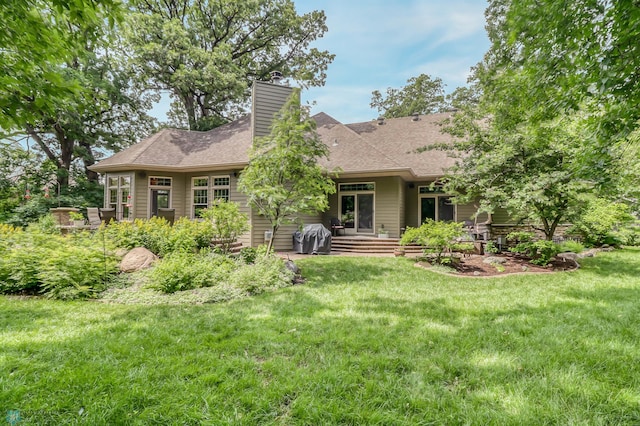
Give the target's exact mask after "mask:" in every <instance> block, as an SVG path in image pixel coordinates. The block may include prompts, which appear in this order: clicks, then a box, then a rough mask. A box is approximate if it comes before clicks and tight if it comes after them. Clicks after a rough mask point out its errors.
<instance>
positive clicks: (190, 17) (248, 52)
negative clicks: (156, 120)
mask: <svg viewBox="0 0 640 426" xmlns="http://www.w3.org/2000/svg"><path fill="white" fill-rule="evenodd" d="M131 6H132V8H131V9H132V10H131V13H130V14H129V15H128V21H127V24H128V25H127V27H126V36H127V40H128V44H129V46H128V47H129V49H128V50H130V51H131V52H132V56H133V61H134V63H135V66H136V68H137V70H138V71H139V73H140V79H141V80H142V81H143V82H144V83H145V84H147V85H151V86H152V87H154V88H158V89H161V90H166V91H168V92H170V93H171V95H172V97H173V99H174V102H173V103H172V105H171V112H170V115H171V116H172V118H173V119H174V121H175V123H172V124H176V125H178V126H182V127H185V128H186V127H188V128H189V129H191V130H208V129H211V128H213V127H215V126H218V125H220V124H221V123H223V122H225V121H227V120H229V119H233V118H235V117H237V116H238V115H240V114H241V112H242V105H243V104H245V103H246V101H247V100H248V97H249V90H247V88H248V85H249V84H250V82H251V81H253V80H262V81H266V80H268V79H269V73H270V72H271V71H274V70H279V71H281V72H282V73H283V74H284V75H285V76H287V77H291V78H293V79H294V80H296V81H298V82H300V83H301V85H303V86H321V85H323V84H324V81H325V78H326V75H325V71H326V69H327V66H328V65H329V64H330V63H331V61H332V60H333V55H331V54H329V53H328V52H327V51H321V50H318V49H316V48H311V47H310V44H311V43H312V42H313V41H314V40H316V39H318V38H321V37H322V36H323V34H324V33H325V31H326V30H327V27H326V25H325V15H324V12H322V11H313V12H311V13H308V14H305V15H298V13H297V12H296V9H295V5H294V3H293V1H291V0H277V1H274V0H256V1H225V2H220V1H216V0H206V1H197V2H187V1H181V2H166V1H164V0H150V1H140V0H135V1H132V2H131Z"/></svg>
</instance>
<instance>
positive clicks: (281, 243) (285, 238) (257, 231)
mask: <svg viewBox="0 0 640 426" xmlns="http://www.w3.org/2000/svg"><path fill="white" fill-rule="evenodd" d="M312 223H322V214H321V213H319V214H317V215H303V216H301V217H300V225H302V226H304V225H310V224H312ZM325 226H326V225H325ZM298 228H299V225H298V224H289V225H283V226H281V227H280V229H278V232H277V233H276V236H275V241H274V242H273V247H274V248H275V250H277V251H291V250H293V233H294V232H296V231H297V230H298ZM270 230H271V224H270V223H269V221H268V220H267V219H266V218H265V217H264V216H262V215H259V214H258V213H257V212H256V211H255V209H253V212H252V214H251V245H252V246H253V247H257V246H259V245H260V244H266V243H267V241H265V239H264V233H265V231H270Z"/></svg>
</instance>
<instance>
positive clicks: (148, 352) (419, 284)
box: [0, 249, 640, 425]
mask: <svg viewBox="0 0 640 426" xmlns="http://www.w3.org/2000/svg"><path fill="white" fill-rule="evenodd" d="M299 264H300V265H301V267H302V269H303V272H304V274H305V276H306V277H307V278H308V282H307V284H305V285H301V286H296V287H291V288H287V289H283V290H278V291H276V292H272V293H268V294H263V295H261V296H258V297H254V298H249V299H244V300H240V301H235V302H228V303H220V304H213V305H200V306H193V305H178V306H166V305H164V306H163V305H160V306H145V305H114V304H104V303H97V302H61V301H48V300H38V299H28V300H24V299H18V298H8V297H1V298H0V343H1V347H2V349H1V350H0V410H2V412H0V424H2V421H4V417H5V416H6V413H9V412H10V410H17V411H11V412H10V413H11V415H14V416H15V414H16V412H19V415H20V418H21V421H20V422H19V423H18V424H21V425H22V424H37V425H44V424H51V425H58V424H76V423H79V424H90V425H101V424H105V425H116V424H141V425H142V424H144V425H146V424H246V425H255V424H277V425H288V424H304V425H317V424H383V425H393V424H407V425H419V424H482V425H486V424H495V425H506V424H514V425H522V424H594V425H600V424H602V425H604V424H607V425H611V424H639V423H640V250H638V249H628V250H625V251H622V252H614V253H605V254H601V255H599V256H598V257H597V258H594V259H586V260H585V262H584V266H583V268H582V269H581V270H579V271H577V272H572V273H559V274H545V275H519V276H510V277H501V278H495V279H473V278H452V277H449V276H444V275H439V274H435V273H433V272H429V271H426V270H423V269H419V268H415V267H414V266H413V265H412V264H411V263H410V261H408V260H407V259H394V258H351V257H321V256H315V257H310V258H309V259H305V260H303V261H300V262H299Z"/></svg>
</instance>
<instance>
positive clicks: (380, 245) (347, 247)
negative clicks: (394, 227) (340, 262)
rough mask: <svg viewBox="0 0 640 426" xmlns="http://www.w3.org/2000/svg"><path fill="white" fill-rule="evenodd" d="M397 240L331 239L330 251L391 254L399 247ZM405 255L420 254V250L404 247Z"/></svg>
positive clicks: (347, 237) (362, 237)
mask: <svg viewBox="0 0 640 426" xmlns="http://www.w3.org/2000/svg"><path fill="white" fill-rule="evenodd" d="M399 241H400V240H399V239H398V238H376V237H365V236H359V235H352V236H350V235H347V236H338V237H332V238H331V251H332V252H341V253H362V254H368V253H370V254H373V253H389V254H391V253H393V251H394V250H395V249H397V248H398V247H401V246H400V244H399ZM404 249H405V252H406V253H407V254H420V253H422V249H421V248H420V247H419V246H414V245H410V246H404Z"/></svg>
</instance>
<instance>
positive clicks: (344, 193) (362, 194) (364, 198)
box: [338, 182, 376, 234]
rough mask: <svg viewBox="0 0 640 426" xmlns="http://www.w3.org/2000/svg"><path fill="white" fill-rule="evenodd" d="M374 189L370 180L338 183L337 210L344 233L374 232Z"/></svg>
mask: <svg viewBox="0 0 640 426" xmlns="http://www.w3.org/2000/svg"><path fill="white" fill-rule="evenodd" d="M375 189H376V186H375V183H371V182H367V183H341V184H338V190H339V196H338V200H339V207H338V208H339V210H338V211H339V212H340V220H341V221H342V224H343V225H344V227H345V231H346V233H350V232H355V233H365V234H372V233H373V232H374V230H375V227H374V217H375V215H374V207H375Z"/></svg>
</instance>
